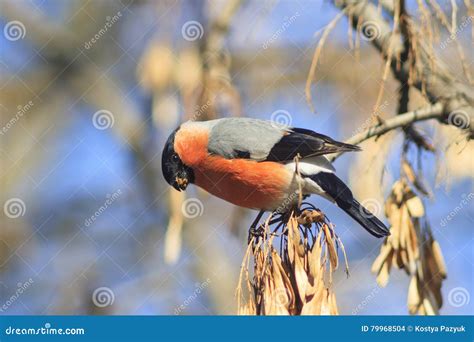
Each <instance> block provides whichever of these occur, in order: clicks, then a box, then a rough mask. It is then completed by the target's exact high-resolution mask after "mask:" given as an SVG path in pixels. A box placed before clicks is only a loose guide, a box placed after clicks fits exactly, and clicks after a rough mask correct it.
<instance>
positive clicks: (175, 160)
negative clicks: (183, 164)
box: [171, 153, 179, 162]
mask: <svg viewBox="0 0 474 342" xmlns="http://www.w3.org/2000/svg"><path fill="white" fill-rule="evenodd" d="M171 160H172V161H174V162H177V161H178V160H179V157H178V155H177V154H176V153H175V154H173V155H172V156H171Z"/></svg>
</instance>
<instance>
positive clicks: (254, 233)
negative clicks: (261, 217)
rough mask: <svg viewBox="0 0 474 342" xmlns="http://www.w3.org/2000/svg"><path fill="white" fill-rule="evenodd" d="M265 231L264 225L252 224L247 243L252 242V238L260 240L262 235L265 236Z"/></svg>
mask: <svg viewBox="0 0 474 342" xmlns="http://www.w3.org/2000/svg"><path fill="white" fill-rule="evenodd" d="M264 232H265V229H264V228H263V226H262V225H259V226H258V227H257V226H250V228H249V235H248V239H247V243H248V244H250V241H252V238H256V239H257V240H258V239H259V238H260V237H263V234H264Z"/></svg>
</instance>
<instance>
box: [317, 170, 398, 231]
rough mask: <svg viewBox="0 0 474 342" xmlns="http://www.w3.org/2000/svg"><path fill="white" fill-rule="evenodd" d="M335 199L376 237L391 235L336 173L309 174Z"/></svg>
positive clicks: (340, 206)
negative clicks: (358, 200)
mask: <svg viewBox="0 0 474 342" xmlns="http://www.w3.org/2000/svg"><path fill="white" fill-rule="evenodd" d="M309 178H311V179H312V180H313V181H315V182H316V183H317V184H318V185H319V186H320V187H321V189H323V190H324V191H325V192H326V193H327V194H328V195H329V196H330V197H332V198H333V199H334V201H335V202H336V204H337V205H338V207H339V208H341V209H342V210H344V211H345V212H346V213H347V214H348V215H349V216H350V217H352V218H353V219H354V220H356V221H357V222H358V223H359V224H360V225H361V226H362V227H364V228H365V230H367V231H368V232H369V233H370V234H372V235H373V236H375V237H378V238H380V237H384V236H388V235H390V231H389V230H388V228H387V227H386V226H385V225H384V224H383V223H382V221H380V220H379V219H378V218H377V217H376V216H375V215H374V214H372V213H371V212H370V211H368V210H367V209H365V208H364V207H363V206H362V205H361V204H360V203H359V202H357V200H356V199H355V198H354V197H353V196H352V192H351V190H350V189H349V188H348V187H347V185H346V184H344V182H343V181H342V180H340V179H339V178H338V177H337V176H336V175H335V174H334V173H330V172H319V173H317V174H315V175H311V176H309Z"/></svg>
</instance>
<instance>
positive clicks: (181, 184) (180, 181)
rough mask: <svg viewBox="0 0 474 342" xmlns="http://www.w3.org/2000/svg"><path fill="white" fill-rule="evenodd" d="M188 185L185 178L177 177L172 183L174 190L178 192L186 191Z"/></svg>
mask: <svg viewBox="0 0 474 342" xmlns="http://www.w3.org/2000/svg"><path fill="white" fill-rule="evenodd" d="M188 185H189V180H188V178H187V177H180V176H177V177H176V178H175V180H174V182H173V188H175V189H176V190H178V191H181V190H183V191H184V190H186V188H187V187H188Z"/></svg>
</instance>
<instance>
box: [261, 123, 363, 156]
mask: <svg viewBox="0 0 474 342" xmlns="http://www.w3.org/2000/svg"><path fill="white" fill-rule="evenodd" d="M346 151H360V147H359V146H356V145H350V144H345V143H342V142H339V141H336V140H334V139H332V138H330V137H328V136H327V135H324V134H319V133H316V132H313V131H311V130H309V129H304V128H291V129H289V130H288V131H287V133H286V134H285V135H284V136H283V137H282V138H281V139H280V141H278V142H277V143H276V144H275V145H274V146H273V148H272V149H271V150H270V153H269V154H268V156H267V158H266V159H265V160H267V161H275V162H288V161H291V160H293V159H294V158H295V157H296V156H297V155H299V156H300V157H301V158H305V157H313V156H320V155H324V154H329V153H338V152H346Z"/></svg>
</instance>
